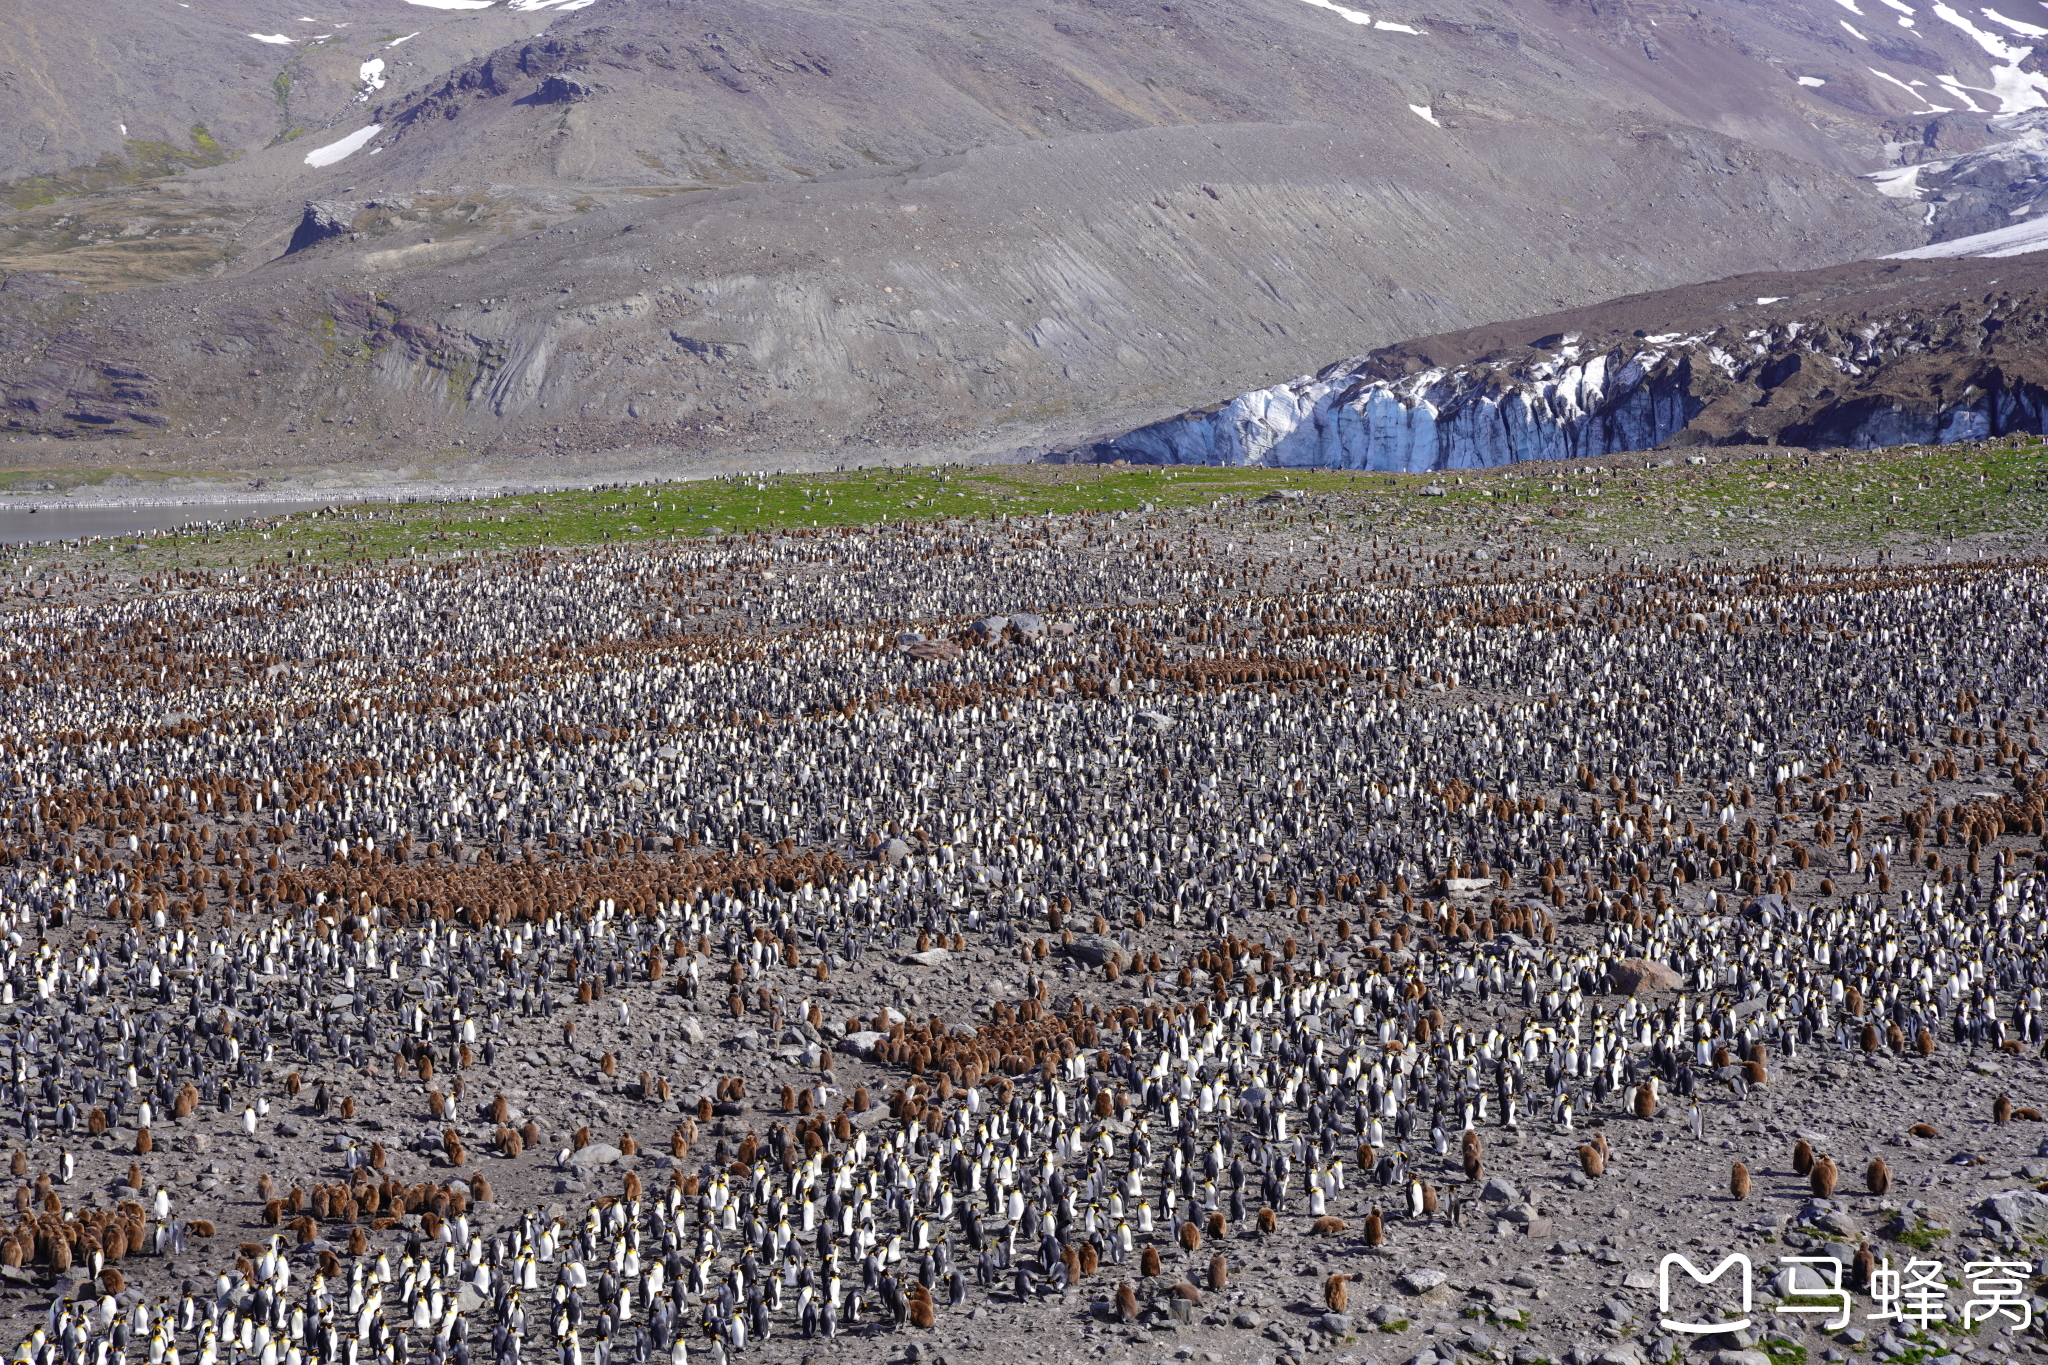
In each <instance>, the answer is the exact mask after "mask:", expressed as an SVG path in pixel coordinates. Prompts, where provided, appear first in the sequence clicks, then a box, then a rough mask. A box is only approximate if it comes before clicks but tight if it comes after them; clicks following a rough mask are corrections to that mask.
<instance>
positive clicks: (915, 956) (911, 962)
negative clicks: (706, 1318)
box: [903, 948, 953, 967]
mask: <svg viewBox="0 0 2048 1365" xmlns="http://www.w3.org/2000/svg"><path fill="white" fill-rule="evenodd" d="M952 960H953V954H952V953H951V952H949V951H948V950H946V949H944V948H927V949H925V950H924V951H923V952H921V953H905V954H904V955H903V961H904V963H905V965H907V966H912V967H937V966H940V965H941V964H943V963H946V962H950V961H952Z"/></svg>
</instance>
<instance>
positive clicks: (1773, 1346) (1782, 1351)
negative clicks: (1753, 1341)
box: [1761, 1339, 1806, 1365]
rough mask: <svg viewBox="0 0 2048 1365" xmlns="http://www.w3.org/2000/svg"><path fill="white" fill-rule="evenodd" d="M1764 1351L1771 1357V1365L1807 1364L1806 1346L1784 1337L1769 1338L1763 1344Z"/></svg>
mask: <svg viewBox="0 0 2048 1365" xmlns="http://www.w3.org/2000/svg"><path fill="white" fill-rule="evenodd" d="M1761 1349H1762V1350H1763V1353H1764V1354H1765V1355H1767V1356H1769V1357H1770V1358H1771V1365H1806V1348H1805V1347H1804V1346H1797V1345H1794V1344H1793V1343H1792V1342H1789V1341H1785V1340H1782V1339H1769V1340H1766V1341H1764V1343H1763V1344H1762V1348H1761Z"/></svg>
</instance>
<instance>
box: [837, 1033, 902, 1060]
mask: <svg viewBox="0 0 2048 1365" xmlns="http://www.w3.org/2000/svg"><path fill="white" fill-rule="evenodd" d="M887 1036H888V1035H887V1034H884V1033H878V1032H877V1031H875V1030H874V1029H871V1028H864V1029H861V1030H860V1031H859V1032H857V1033H849V1034H847V1035H846V1036H845V1037H844V1038H841V1039H840V1040H839V1043H838V1045H837V1046H836V1047H835V1048H834V1049H833V1050H834V1051H835V1052H844V1053H845V1054H846V1055H847V1056H849V1057H869V1056H872V1055H874V1051H875V1044H876V1043H879V1042H881V1041H882V1039H883V1038H885V1037H887Z"/></svg>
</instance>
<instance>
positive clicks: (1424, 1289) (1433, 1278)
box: [1394, 1270, 1451, 1297]
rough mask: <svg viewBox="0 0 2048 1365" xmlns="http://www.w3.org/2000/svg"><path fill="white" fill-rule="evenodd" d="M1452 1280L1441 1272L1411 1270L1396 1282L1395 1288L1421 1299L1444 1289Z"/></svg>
mask: <svg viewBox="0 0 2048 1365" xmlns="http://www.w3.org/2000/svg"><path fill="white" fill-rule="evenodd" d="M1450 1278H1451V1277H1450V1276H1448V1275H1446V1274H1444V1272H1443V1271H1441V1270H1411V1271H1409V1272H1408V1273H1407V1274H1406V1275H1403V1276H1402V1277H1401V1278H1400V1279H1398V1280H1396V1281H1394V1287H1395V1288H1396V1289H1399V1290H1400V1291H1401V1292H1402V1293H1404V1294H1412V1295H1415V1296H1417V1297H1420V1296H1422V1295H1424V1294H1427V1293H1430V1292H1431V1291H1433V1290H1439V1289H1442V1288H1443V1287H1444V1285H1445V1283H1446V1282H1447V1281H1448V1280H1449V1279H1450Z"/></svg>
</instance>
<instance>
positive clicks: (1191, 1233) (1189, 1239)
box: [1180, 1223, 1202, 1254]
mask: <svg viewBox="0 0 2048 1365" xmlns="http://www.w3.org/2000/svg"><path fill="white" fill-rule="evenodd" d="M1180 1249H1181V1250H1182V1251H1185V1252H1188V1253H1189V1254H1193V1253H1194V1252H1197V1251H1200V1250H1201V1249H1202V1230H1201V1229H1200V1228H1198V1227H1196V1226H1195V1225H1194V1224H1193V1223H1182V1224H1181V1225H1180Z"/></svg>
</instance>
